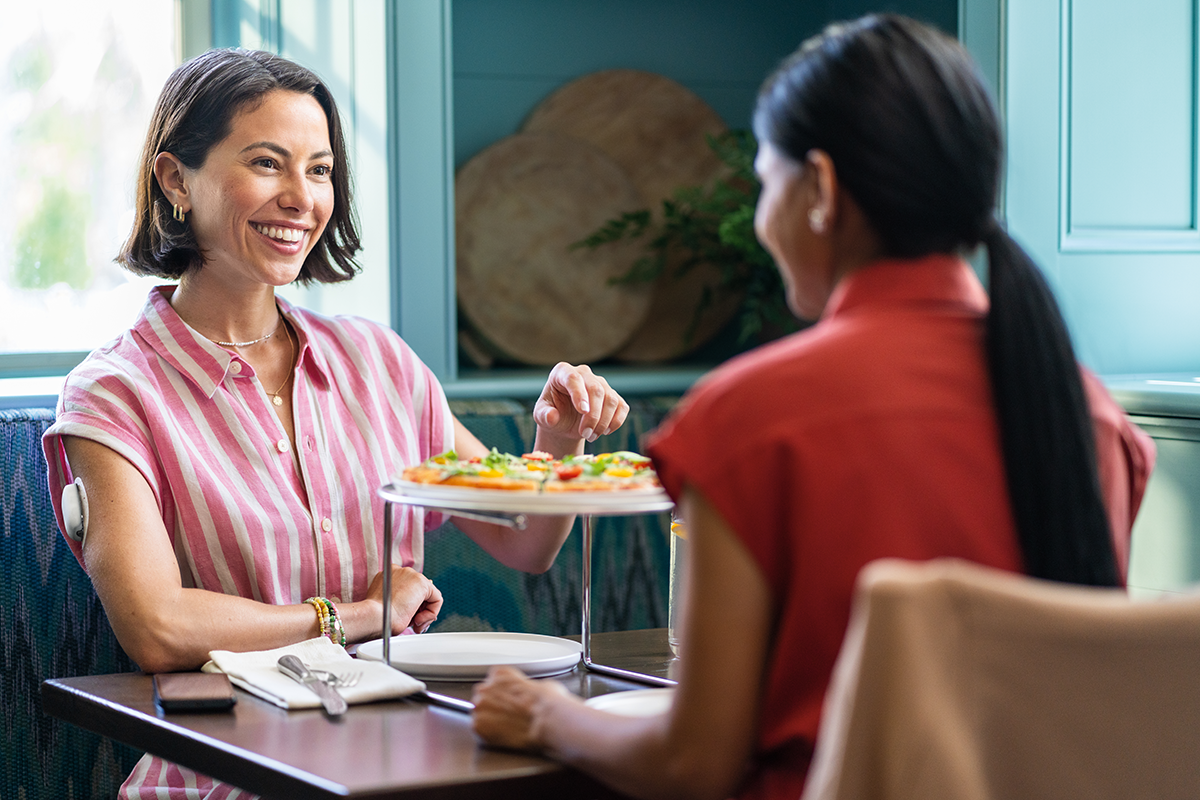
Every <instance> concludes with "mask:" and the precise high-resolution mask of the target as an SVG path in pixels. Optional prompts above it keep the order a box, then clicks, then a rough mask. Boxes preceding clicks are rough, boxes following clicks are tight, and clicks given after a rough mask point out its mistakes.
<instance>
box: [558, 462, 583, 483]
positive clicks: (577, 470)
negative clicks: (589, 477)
mask: <svg viewBox="0 0 1200 800" xmlns="http://www.w3.org/2000/svg"><path fill="white" fill-rule="evenodd" d="M582 472H583V466H582V465H580V464H559V465H558V466H556V467H555V468H554V474H555V475H557V476H558V479H559V480H561V481H569V480H571V479H572V478H578V477H579V476H580V474H581V473H582Z"/></svg>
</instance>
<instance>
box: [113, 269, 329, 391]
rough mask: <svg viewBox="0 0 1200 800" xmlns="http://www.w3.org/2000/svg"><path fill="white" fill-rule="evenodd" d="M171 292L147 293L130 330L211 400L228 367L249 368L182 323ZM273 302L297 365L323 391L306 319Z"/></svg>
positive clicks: (322, 369)
mask: <svg viewBox="0 0 1200 800" xmlns="http://www.w3.org/2000/svg"><path fill="white" fill-rule="evenodd" d="M174 292H175V286H174V285H169V286H156V287H154V288H153V289H151V290H150V296H149V297H148V298H147V299H146V304H145V306H143V308H142V314H141V316H140V317H139V318H138V320H137V322H136V323H135V324H134V326H133V330H134V332H135V333H136V334H137V335H139V336H141V337H142V339H144V340H145V341H146V343H147V344H148V345H149V346H150V347H151V348H152V349H153V350H154V352H155V353H157V354H158V355H159V357H160V358H162V359H163V360H164V361H166V362H167V363H168V364H170V365H171V366H172V367H174V368H175V369H176V370H178V371H179V373H180V374H181V375H183V376H184V377H185V378H186V379H187V380H189V381H191V382H192V383H193V384H195V385H196V387H197V388H198V389H199V390H200V391H201V392H203V393H204V395H205V397H209V398H211V397H212V396H213V395H214V394H215V393H216V391H217V387H218V386H220V385H221V384H222V383H223V382H224V380H225V378H226V377H227V376H228V375H229V371H230V365H232V364H233V363H234V362H235V361H237V362H240V363H241V364H242V365H244V368H245V369H250V370H253V367H251V366H250V365H249V363H247V362H246V361H245V360H243V359H242V358H240V357H239V356H238V355H237V354H236V353H234V352H232V351H230V350H226V349H225V348H224V347H221V346H220V345H219V344H217V343H215V342H213V341H211V340H209V339H207V338H205V337H204V336H201V335H200V333H199V332H198V331H196V330H195V329H194V328H192V327H191V326H190V325H188V324H187V323H186V322H184V321H183V319H182V318H181V317H180V316H179V314H178V313H176V311H175V308H174V307H173V306H172V305H171V295H172V294H174ZM275 302H276V303H278V304H279V311H280V313H281V314H283V315H284V316H285V317H287V319H288V321H289V322H291V323H292V327H293V328H294V329H295V331H296V334H297V339H298V340H299V350H300V352H299V354H298V356H297V361H296V363H297V365H298V366H301V365H302V366H304V368H305V370H307V371H308V372H309V373H310V374H312V376H313V377H314V378H316V379H317V383H318V384H319V385H322V386H325V387H327V386H328V385H329V384H328V380H327V375H328V368H327V365H326V363H325V358H324V356H322V355H321V352H320V349H319V348H315V347H312V346H310V345H311V343H312V327H311V325H310V323H309V320H308V319H307V317H306V315H305V314H304V312H303V311H302V310H301V309H298V308H296V307H294V306H292V305H291V304H290V303H288V302H287V301H286V300H284V299H283V298H282V297H276V298H275ZM251 374H253V372H251Z"/></svg>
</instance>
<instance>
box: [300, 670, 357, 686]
mask: <svg viewBox="0 0 1200 800" xmlns="http://www.w3.org/2000/svg"><path fill="white" fill-rule="evenodd" d="M309 672H311V673H312V674H314V675H316V676H317V677H319V678H320V679H321V680H323V681H325V682H326V683H328V684H329V685H330V686H332V687H334V688H335V689H348V688H349V687H351V686H354V685H355V684H357V683H358V682H359V680H360V679H361V678H362V673H361V672H344V673H342V674H341V675H337V674H335V673H333V672H329V671H328V670H323V669H310V670H309Z"/></svg>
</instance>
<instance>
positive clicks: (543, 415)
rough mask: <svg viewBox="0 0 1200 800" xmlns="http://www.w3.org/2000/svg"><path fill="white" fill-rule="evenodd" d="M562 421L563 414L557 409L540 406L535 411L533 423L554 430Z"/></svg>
mask: <svg viewBox="0 0 1200 800" xmlns="http://www.w3.org/2000/svg"><path fill="white" fill-rule="evenodd" d="M561 419H562V414H561V413H560V412H559V410H558V409H557V408H555V407H554V406H552V405H550V404H549V403H546V404H539V405H538V406H537V407H535V408H534V409H533V421H534V423H536V424H537V425H538V427H541V428H553V427H554V426H555V425H557V424H558V423H559V420H561Z"/></svg>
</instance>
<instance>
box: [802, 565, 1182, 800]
mask: <svg viewBox="0 0 1200 800" xmlns="http://www.w3.org/2000/svg"><path fill="white" fill-rule="evenodd" d="M854 603H855V604H854V609H853V612H852V615H851V621H850V626H849V629H848V630H847V634H846V639H845V642H844V644H843V646H842V651H841V654H840V655H839V657H838V662H837V664H836V666H835V668H834V675H833V680H832V683H831V685H830V689H829V692H828V694H827V696H826V699H825V710H824V714H823V718H822V721H821V728H820V732H819V735H818V738H817V749H816V753H815V755H814V760H813V764H812V768H811V769H810V771H809V779H808V783H807V785H806V788H805V792H804V795H803V800H835V799H836V800H865V798H871V799H872V800H899V799H900V798H913V800H917V799H918V798H919V799H920V800H1008V799H1009V798H1011V799H1012V800H1037V798H1080V799H1081V800H1083V799H1084V798H1086V800H1104V799H1105V798H1112V800H1130V799H1131V798H1147V800H1150V798H1153V800H1173V799H1174V798H1179V800H1184V798H1187V800H1197V798H1200V596H1191V595H1185V596H1183V597H1180V598H1178V599H1171V600H1163V601H1131V600H1129V598H1128V596H1127V595H1126V594H1125V593H1124V592H1123V591H1121V590H1114V589H1092V588H1085V587H1079V586H1068V585H1064V584H1056V583H1051V582H1048V581H1039V580H1034V579H1032V578H1028V577H1024V576H1020V575H1013V574H1011V573H1006V572H1002V571H999V570H994V569H990V568H987V567H981V566H979V565H975V564H969V563H966V562H962V561H957V560H950V559H945V560H937V561H931V562H925V563H915V562H904V561H896V560H883V561H877V562H874V563H872V564H869V565H868V566H867V567H866V568H865V569H864V570H863V572H862V574H861V575H860V577H859V584H858V588H857V590H856V595H855V601H854Z"/></svg>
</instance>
